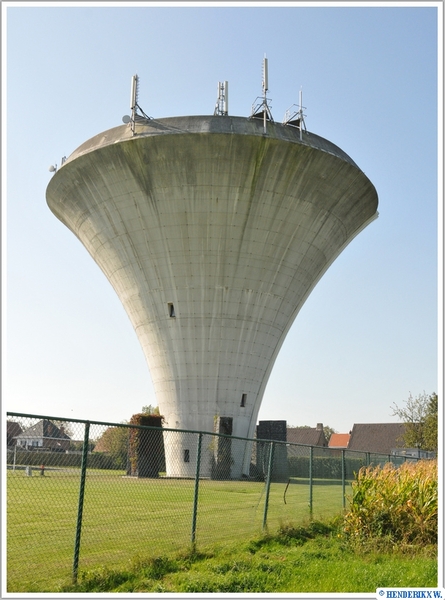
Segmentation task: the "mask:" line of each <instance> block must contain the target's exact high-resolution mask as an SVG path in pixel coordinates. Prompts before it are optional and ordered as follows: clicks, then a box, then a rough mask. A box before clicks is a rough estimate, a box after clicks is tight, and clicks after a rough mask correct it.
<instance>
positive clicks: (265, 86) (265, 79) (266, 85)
mask: <svg viewBox="0 0 445 600" xmlns="http://www.w3.org/2000/svg"><path fill="white" fill-rule="evenodd" d="M268 89H269V74H268V64H267V58H266V55H264V58H263V105H264V114H263V128H264V133H266V122H267V119H266V116H267V108H268V107H267V91H268Z"/></svg>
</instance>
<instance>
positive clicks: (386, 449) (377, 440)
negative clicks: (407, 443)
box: [348, 423, 405, 454]
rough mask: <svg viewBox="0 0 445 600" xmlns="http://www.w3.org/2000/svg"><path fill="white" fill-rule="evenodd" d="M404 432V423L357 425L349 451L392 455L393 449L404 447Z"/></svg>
mask: <svg viewBox="0 0 445 600" xmlns="http://www.w3.org/2000/svg"><path fill="white" fill-rule="evenodd" d="M404 432H405V425H404V424H403V423H355V424H354V427H353V428H352V432H351V437H350V439H349V445H348V450H360V451H361V452H374V453H376V454H391V450H392V449H393V448H397V447H401V446H402V445H403V442H402V439H401V438H402V436H403V434H404Z"/></svg>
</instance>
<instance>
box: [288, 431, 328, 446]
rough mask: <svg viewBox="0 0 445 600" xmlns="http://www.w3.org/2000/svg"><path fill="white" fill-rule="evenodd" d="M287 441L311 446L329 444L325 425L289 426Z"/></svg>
mask: <svg viewBox="0 0 445 600" xmlns="http://www.w3.org/2000/svg"><path fill="white" fill-rule="evenodd" d="M287 441H288V442H291V443H293V444H308V445H309V446H327V443H326V438H325V435H324V431H323V427H321V428H318V427H288V428H287Z"/></svg>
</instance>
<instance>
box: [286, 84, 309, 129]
mask: <svg viewBox="0 0 445 600" xmlns="http://www.w3.org/2000/svg"><path fill="white" fill-rule="evenodd" d="M299 102H300V104H299V107H298V110H292V109H294V107H296V106H297V105H296V104H292V106H290V107H289V108H288V109H287V111H286V114H285V115H284V119H283V125H291V126H292V127H297V128H298V129H299V130H300V140H302V139H303V129H304V130H305V131H307V130H306V123H305V122H304V116H305V115H304V109H305V107H304V106H303V90H302V88H300V97H299Z"/></svg>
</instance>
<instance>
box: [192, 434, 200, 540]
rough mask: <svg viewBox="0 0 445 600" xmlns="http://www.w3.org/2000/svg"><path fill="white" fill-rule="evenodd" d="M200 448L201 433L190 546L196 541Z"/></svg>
mask: <svg viewBox="0 0 445 600" xmlns="http://www.w3.org/2000/svg"><path fill="white" fill-rule="evenodd" d="M201 446H202V433H200V434H199V436H198V454H197V457H196V476H195V492H194V496H193V517H192V546H193V547H194V546H195V541H196V520H197V517H198V493H199V472H200V469H201Z"/></svg>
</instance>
